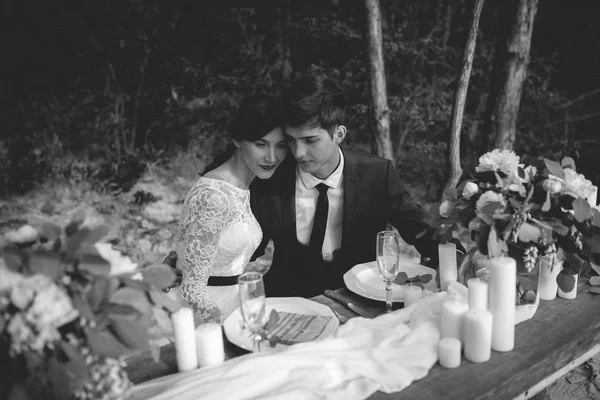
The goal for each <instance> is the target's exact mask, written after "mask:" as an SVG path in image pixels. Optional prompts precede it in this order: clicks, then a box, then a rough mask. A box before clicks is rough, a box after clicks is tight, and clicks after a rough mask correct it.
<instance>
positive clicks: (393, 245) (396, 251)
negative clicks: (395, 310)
mask: <svg viewBox="0 0 600 400" xmlns="http://www.w3.org/2000/svg"><path fill="white" fill-rule="evenodd" d="M399 261H400V240H399V237H398V233H396V232H394V231H382V232H379V233H378V234H377V265H378V266H379V276H381V279H383V281H384V282H385V306H386V311H387V312H390V311H392V303H393V301H392V282H393V281H394V279H396V275H398V263H399Z"/></svg>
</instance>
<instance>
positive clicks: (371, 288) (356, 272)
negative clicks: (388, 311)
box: [344, 260, 438, 302]
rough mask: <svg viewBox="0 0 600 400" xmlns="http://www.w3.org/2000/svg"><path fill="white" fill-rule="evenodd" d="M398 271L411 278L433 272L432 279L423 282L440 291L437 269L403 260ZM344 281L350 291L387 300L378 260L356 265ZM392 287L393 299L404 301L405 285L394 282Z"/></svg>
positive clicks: (428, 288) (433, 290) (425, 285)
mask: <svg viewBox="0 0 600 400" xmlns="http://www.w3.org/2000/svg"><path fill="white" fill-rule="evenodd" d="M398 272H406V274H407V275H408V277H409V278H412V277H414V276H416V275H424V274H431V280H430V281H429V282H427V283H425V284H423V286H424V287H425V289H426V290H429V291H431V292H437V291H438V289H437V285H436V283H435V275H436V270H435V269H433V268H429V267H425V266H423V265H420V264H416V263H413V262H411V261H407V260H401V261H400V265H399V267H398ZM344 283H345V284H346V287H347V288H348V289H349V290H350V291H352V292H354V293H356V294H358V295H359V296H362V297H366V298H368V299H372V300H380V301H385V283H383V280H382V279H381V277H380V276H379V268H378V267H377V261H371V262H369V263H365V264H358V265H355V266H354V267H352V269H351V270H350V271H348V272H346V273H345V274H344ZM392 287H393V288H392V299H393V301H395V302H396V301H404V288H403V286H401V285H396V284H393V285H392Z"/></svg>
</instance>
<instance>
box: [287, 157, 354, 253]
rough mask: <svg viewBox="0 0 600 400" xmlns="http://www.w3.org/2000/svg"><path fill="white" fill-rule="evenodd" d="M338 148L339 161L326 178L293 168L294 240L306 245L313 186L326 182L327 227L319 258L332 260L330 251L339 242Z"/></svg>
mask: <svg viewBox="0 0 600 400" xmlns="http://www.w3.org/2000/svg"><path fill="white" fill-rule="evenodd" d="M338 151H339V152H340V163H339V164H338V166H337V168H336V169H335V171H333V173H332V174H331V175H329V177H327V179H324V180H321V179H319V178H316V177H315V176H314V175H311V174H309V173H307V172H304V171H302V170H301V169H300V167H297V169H296V171H297V172H296V235H297V237H298V241H299V242H300V243H302V244H303V245H306V246H308V243H309V241H310V235H311V233H312V228H313V223H314V220H315V211H316V208H317V199H318V198H319V190H318V189H317V188H316V186H317V185H318V184H319V183H324V184H326V185H327V186H329V189H328V190H327V197H328V199H329V210H328V213H327V227H326V228H325V239H324V241H323V260H325V261H331V260H333V252H334V250H337V249H339V248H340V247H341V245H342V224H343V221H342V217H343V215H344V210H343V208H344V207H343V206H344V185H343V180H342V172H343V170H344V155H343V154H342V150H340V149H338Z"/></svg>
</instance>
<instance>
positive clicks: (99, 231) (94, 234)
mask: <svg viewBox="0 0 600 400" xmlns="http://www.w3.org/2000/svg"><path fill="white" fill-rule="evenodd" d="M109 232H110V226H108V225H98V226H97V227H95V228H94V229H92V230H91V231H90V232H89V233H88V234H87V235H86V237H85V239H84V240H83V242H82V243H88V244H94V243H96V242H97V241H98V240H100V239H102V238H103V237H105V236H106V235H108V233H109Z"/></svg>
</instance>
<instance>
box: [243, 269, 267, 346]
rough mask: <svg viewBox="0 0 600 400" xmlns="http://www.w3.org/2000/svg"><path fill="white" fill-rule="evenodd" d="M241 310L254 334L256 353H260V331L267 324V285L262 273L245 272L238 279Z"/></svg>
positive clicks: (253, 341) (253, 340) (247, 325)
mask: <svg viewBox="0 0 600 400" xmlns="http://www.w3.org/2000/svg"><path fill="white" fill-rule="evenodd" d="M238 286H239V295H240V310H241V312H242V316H243V318H244V322H245V323H246V327H247V328H248V329H249V330H250V332H251V333H252V343H253V346H252V348H253V350H254V352H256V353H258V352H260V341H261V339H262V337H261V335H260V331H261V330H262V328H263V325H264V324H265V314H266V307H265V285H264V283H263V277H262V274H261V273H260V272H245V273H243V274H242V275H240V276H239V277H238Z"/></svg>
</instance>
